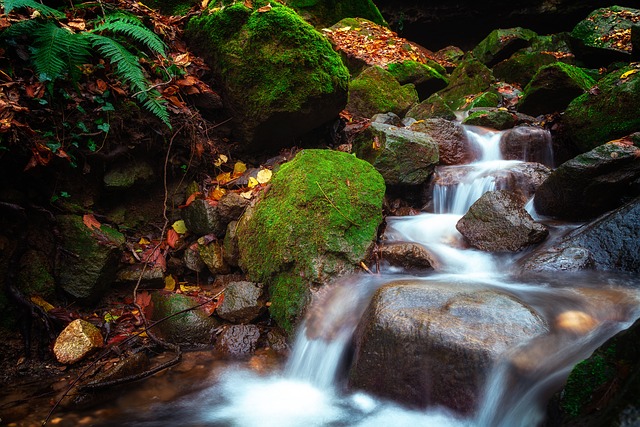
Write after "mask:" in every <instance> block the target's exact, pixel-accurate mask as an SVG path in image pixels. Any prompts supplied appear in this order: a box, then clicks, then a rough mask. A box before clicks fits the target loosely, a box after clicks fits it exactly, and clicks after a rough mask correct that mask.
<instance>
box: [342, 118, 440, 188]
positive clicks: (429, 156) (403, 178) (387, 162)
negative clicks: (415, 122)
mask: <svg viewBox="0 0 640 427" xmlns="http://www.w3.org/2000/svg"><path fill="white" fill-rule="evenodd" d="M353 151H354V153H355V154H356V156H358V158H361V159H364V160H366V161H368V162H369V163H371V164H372V165H373V166H374V167H375V168H376V170H377V171H378V172H380V174H381V175H382V177H383V178H384V181H385V183H386V184H387V185H418V184H422V183H424V182H426V181H427V179H428V178H429V176H430V175H431V173H432V172H433V169H434V167H435V165H436V164H437V163H438V145H437V143H436V142H435V141H434V140H433V138H431V137H430V136H429V135H427V134H425V133H422V132H414V131H412V130H410V129H407V128H398V127H395V126H391V125H385V124H381V123H372V124H371V126H369V127H368V128H367V129H366V130H365V131H364V132H361V133H360V134H358V136H357V137H356V139H355V140H354V142H353Z"/></svg>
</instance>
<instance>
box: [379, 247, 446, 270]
mask: <svg viewBox="0 0 640 427" xmlns="http://www.w3.org/2000/svg"><path fill="white" fill-rule="evenodd" d="M380 258H381V259H382V261H386V262H388V263H389V264H391V265H392V266H394V267H401V268H403V269H404V270H408V271H412V270H429V269H433V268H434V267H433V266H434V264H435V260H434V258H433V257H432V256H431V254H430V253H429V251H428V250H427V249H426V248H425V247H424V246H422V245H419V244H417V243H408V242H398V243H391V244H386V245H384V246H382V247H380Z"/></svg>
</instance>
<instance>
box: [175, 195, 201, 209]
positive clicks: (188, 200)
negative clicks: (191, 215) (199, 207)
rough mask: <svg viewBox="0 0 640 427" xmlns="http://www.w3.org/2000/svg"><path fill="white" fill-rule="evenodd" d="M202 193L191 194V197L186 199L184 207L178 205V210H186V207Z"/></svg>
mask: <svg viewBox="0 0 640 427" xmlns="http://www.w3.org/2000/svg"><path fill="white" fill-rule="evenodd" d="M201 194H202V193H201V192H199V191H196V192H195V193H191V195H190V196H189V197H187V201H186V202H184V205H180V206H179V207H180V208H186V207H187V206H189V205H190V204H191V203H193V201H194V200H195V199H196V197H198V196H199V195H201Z"/></svg>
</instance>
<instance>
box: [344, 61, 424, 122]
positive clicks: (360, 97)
mask: <svg viewBox="0 0 640 427" xmlns="http://www.w3.org/2000/svg"><path fill="white" fill-rule="evenodd" d="M416 102H418V93H417V92H416V89H415V87H414V86H413V85H412V84H406V85H400V83H398V81H397V80H396V79H395V78H394V77H393V75H391V73H389V72H388V71H387V70H385V69H383V68H381V67H378V66H373V67H369V68H365V69H364V70H363V71H362V72H361V73H360V74H359V75H358V76H357V77H356V78H354V79H353V80H352V81H351V83H349V102H348V103H347V106H346V107H345V108H346V110H347V111H349V112H350V113H351V114H352V115H354V116H357V117H365V118H369V117H372V116H373V115H374V114H377V113H387V112H392V113H394V114H397V115H398V116H404V114H405V113H406V112H407V111H408V110H409V109H410V108H411V107H412V106H413V104H415V103H416Z"/></svg>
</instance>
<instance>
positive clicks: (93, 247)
mask: <svg viewBox="0 0 640 427" xmlns="http://www.w3.org/2000/svg"><path fill="white" fill-rule="evenodd" d="M56 222H57V225H58V230H59V231H60V236H61V240H62V247H63V248H64V249H65V250H64V251H60V257H59V260H58V263H57V265H56V277H57V280H58V286H60V288H62V289H63V290H64V291H65V292H67V293H69V294H70V295H72V296H73V297H75V298H78V299H80V300H83V301H86V302H89V303H91V302H95V301H97V300H98V299H99V298H100V297H101V296H102V295H103V294H104V293H105V292H106V290H107V289H108V288H109V287H110V286H111V284H112V283H113V282H114V281H115V279H116V273H117V269H118V265H119V260H120V254H121V249H120V248H121V246H122V245H123V244H124V236H123V235H122V234H121V233H120V232H118V231H116V230H114V229H113V228H111V227H109V226H107V225H105V224H102V225H101V226H100V228H93V229H89V227H87V226H86V225H85V224H84V222H83V220H82V217H80V216H76V215H58V216H57V217H56Z"/></svg>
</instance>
